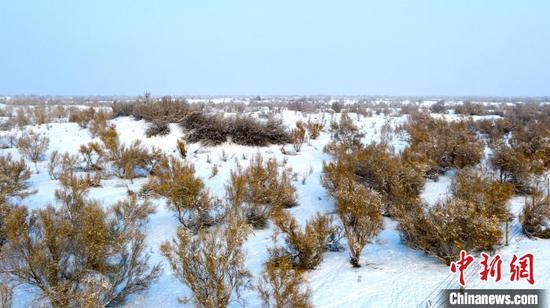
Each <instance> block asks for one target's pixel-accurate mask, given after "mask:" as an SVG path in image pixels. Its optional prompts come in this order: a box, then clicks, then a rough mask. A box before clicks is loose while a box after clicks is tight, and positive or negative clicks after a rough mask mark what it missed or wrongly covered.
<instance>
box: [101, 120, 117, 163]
mask: <svg viewBox="0 0 550 308" xmlns="http://www.w3.org/2000/svg"><path fill="white" fill-rule="evenodd" d="M99 139H100V140H101V142H103V145H104V146H105V149H106V150H107V151H108V152H109V156H111V157H112V156H116V153H117V151H118V149H119V147H120V141H119V139H118V133H117V132H116V128H115V127H114V126H108V127H106V128H105V129H104V130H102V131H101V132H100V133H99Z"/></svg>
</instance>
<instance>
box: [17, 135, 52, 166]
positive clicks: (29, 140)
mask: <svg viewBox="0 0 550 308" xmlns="http://www.w3.org/2000/svg"><path fill="white" fill-rule="evenodd" d="M49 145H50V139H49V138H48V137H46V136H43V135H42V134H40V133H35V132H34V131H30V132H29V133H24V134H23V135H22V136H21V137H19V139H18V140H17V149H18V150H19V152H21V155H22V156H24V157H25V158H27V159H28V160H30V161H31V162H33V163H35V164H36V163H37V162H39V161H41V160H42V159H43V158H44V154H45V152H46V151H47V150H48V147H49Z"/></svg>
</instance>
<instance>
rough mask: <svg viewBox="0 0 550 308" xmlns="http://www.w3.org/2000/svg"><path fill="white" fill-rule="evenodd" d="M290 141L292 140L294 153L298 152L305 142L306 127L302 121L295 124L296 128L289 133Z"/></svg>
mask: <svg viewBox="0 0 550 308" xmlns="http://www.w3.org/2000/svg"><path fill="white" fill-rule="evenodd" d="M290 139H291V140H292V146H293V147H294V150H295V151H296V152H300V150H301V149H302V145H303V144H304V142H305V140H306V127H305V124H304V123H303V122H302V121H298V122H296V128H294V129H293V130H292V132H291V133H290Z"/></svg>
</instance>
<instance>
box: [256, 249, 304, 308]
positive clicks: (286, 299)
mask: <svg viewBox="0 0 550 308" xmlns="http://www.w3.org/2000/svg"><path fill="white" fill-rule="evenodd" d="M257 289H258V292H259V294H260V297H261V298H262V302H263V306H264V307H275V308H290V307H298V308H307V307H312V306H313V305H312V304H311V298H310V297H311V293H310V291H309V289H307V287H306V286H305V279H304V275H303V274H302V273H301V272H300V271H298V270H296V269H295V268H294V267H293V266H292V262H291V261H290V260H289V258H288V257H282V258H271V259H270V260H268V261H267V262H266V264H265V268H264V272H263V274H262V276H261V278H260V279H259V283H258V286H257Z"/></svg>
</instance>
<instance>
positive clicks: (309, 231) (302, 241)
mask: <svg viewBox="0 0 550 308" xmlns="http://www.w3.org/2000/svg"><path fill="white" fill-rule="evenodd" d="M273 220H274V222H275V224H276V225H277V228H278V229H279V231H280V232H282V233H283V234H284V239H285V243H286V246H282V247H275V248H274V249H273V250H272V254H273V255H274V256H275V257H276V258H281V257H286V258H289V260H290V261H291V262H292V265H293V266H294V267H295V268H297V269H299V270H312V269H314V268H315V267H317V265H319V263H321V261H322V259H323V253H324V252H325V251H327V250H328V249H329V248H330V247H331V246H332V245H335V244H336V243H334V242H333V241H334V240H337V239H336V238H335V233H336V232H337V230H335V227H334V226H333V224H332V220H331V219H330V217H329V216H326V215H320V214H317V216H315V217H314V218H313V219H312V220H310V221H308V222H307V223H306V225H305V229H304V230H301V227H300V226H299V224H298V222H297V221H296V219H295V218H294V217H292V215H291V214H290V213H289V212H288V211H286V210H279V211H277V212H276V214H275V215H274V216H273Z"/></svg>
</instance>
